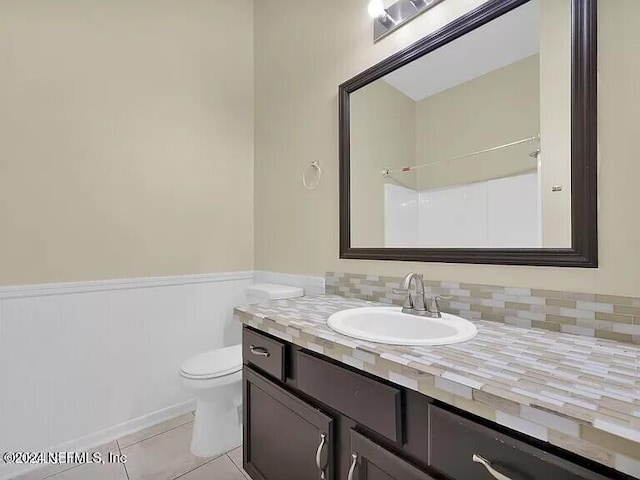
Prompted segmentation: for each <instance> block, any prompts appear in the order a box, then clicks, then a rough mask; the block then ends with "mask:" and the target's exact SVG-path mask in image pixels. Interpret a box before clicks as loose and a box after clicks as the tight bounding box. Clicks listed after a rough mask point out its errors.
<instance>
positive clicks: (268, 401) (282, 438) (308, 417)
mask: <svg viewBox="0 0 640 480" xmlns="http://www.w3.org/2000/svg"><path fill="white" fill-rule="evenodd" d="M243 386H244V402H243V410H244V411H243V415H244V462H243V463H244V469H245V470H246V471H247V472H248V473H249V475H251V477H252V478H253V479H254V480H333V478H334V468H333V461H334V454H333V446H334V434H333V428H334V422H333V419H332V418H330V417H328V416H327V415H325V414H324V413H322V412H321V411H320V410H318V409H317V408H314V407H313V406H311V405H309V404H308V403H306V402H304V401H303V400H301V399H299V398H298V397H296V396H295V395H293V394H291V393H289V392H288V391H286V390H284V389H282V388H280V387H279V386H277V385H276V384H274V383H273V382H271V381H269V380H267V379H265V378H264V377H262V376H261V375H258V374H257V373H255V372H254V371H252V370H251V369H250V368H248V367H244V370H243Z"/></svg>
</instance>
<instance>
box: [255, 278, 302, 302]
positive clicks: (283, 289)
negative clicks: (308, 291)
mask: <svg viewBox="0 0 640 480" xmlns="http://www.w3.org/2000/svg"><path fill="white" fill-rule="evenodd" d="M244 293H245V295H246V296H247V303H248V304H249V305H251V304H252V303H260V302H266V301H268V300H283V299H285V298H296V297H302V296H304V290H303V289H302V288H300V287H292V286H290V285H280V284H276V283H256V284H253V285H251V286H250V287H247V288H246V289H245V291H244Z"/></svg>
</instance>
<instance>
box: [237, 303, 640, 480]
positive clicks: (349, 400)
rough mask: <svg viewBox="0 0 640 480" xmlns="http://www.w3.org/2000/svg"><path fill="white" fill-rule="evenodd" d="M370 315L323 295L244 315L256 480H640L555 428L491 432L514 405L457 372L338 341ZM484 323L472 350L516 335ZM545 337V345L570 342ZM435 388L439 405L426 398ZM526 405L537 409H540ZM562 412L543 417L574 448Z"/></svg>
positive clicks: (247, 461)
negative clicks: (496, 335)
mask: <svg viewBox="0 0 640 480" xmlns="http://www.w3.org/2000/svg"><path fill="white" fill-rule="evenodd" d="M363 305H371V303H370V302H364V301H361V300H353V299H344V298H342V297H334V296H318V297H309V298H307V297H305V298H304V299H296V300H293V301H280V302H271V303H270V304H265V305H255V306H252V307H242V308H239V309H236V312H235V313H236V317H237V318H238V319H239V320H240V321H241V322H243V323H244V329H243V361H244V366H243V394H244V407H243V408H244V468H245V470H246V471H247V472H248V473H249V475H251V477H252V478H253V479H254V480H288V479H292V480H293V479H295V480H306V479H309V480H311V479H326V480H331V479H333V480H354V479H359V480H364V479H367V480H378V479H380V480H382V479H403V480H404V479H406V480H427V479H456V480H476V479H492V478H497V479H499V480H509V479H512V480H524V479H527V480H542V479H545V480H546V479H554V480H578V479H587V480H603V479H607V478H608V479H631V478H634V476H629V475H627V474H625V473H623V472H621V471H616V470H615V469H613V468H609V467H607V466H604V465H602V464H601V462H598V461H597V460H598V458H600V457H598V453H597V450H598V446H597V445H593V444H591V445H587V443H585V442H582V441H581V440H580V439H579V438H576V439H573V440H574V441H573V442H572V443H570V442H567V443H565V444H563V447H565V448H559V447H558V446H557V445H553V444H552V443H551V439H552V437H553V438H560V437H559V436H557V435H552V434H551V429H550V430H549V432H550V433H548V436H549V438H548V441H543V440H542V439H540V438H538V439H536V438H533V436H532V435H531V434H532V433H534V434H535V432H531V431H528V430H527V428H526V427H523V428H522V430H527V431H524V432H523V431H519V430H518V429H516V428H513V426H514V425H516V423H514V425H512V428H507V427H505V426H504V425H499V424H498V423H496V422H495V421H492V420H491V419H490V418H491V417H492V416H493V417H495V418H501V419H502V417H504V415H498V413H497V410H498V409H501V410H504V411H508V412H510V413H511V414H512V415H513V416H514V417H515V416H516V413H515V412H514V411H513V408H514V407H515V406H516V404H515V402H513V400H509V399H507V398H503V399H501V398H499V395H497V394H496V395H494V394H492V393H488V392H487V393H484V394H483V393H482V389H481V387H480V386H479V385H478V386H476V387H477V389H475V388H474V389H472V388H470V387H468V386H465V385H464V384H463V383H460V382H464V379H462V377H460V378H458V376H457V374H455V373H453V372H454V371H455V368H452V371H451V372H449V373H448V374H447V372H440V373H439V374H435V375H434V374H429V373H427V372H419V371H418V369H415V371H412V368H413V367H412V365H413V364H410V361H409V357H408V356H407V357H404V358H403V357H402V356H401V351H402V349H401V348H400V347H395V348H396V350H395V352H396V353H395V354H391V353H388V352H389V350H388V349H386V348H385V347H384V346H380V345H378V346H376V345H373V344H368V343H367V342H363V341H353V342H352V341H351V339H347V337H344V336H341V335H339V334H335V333H334V334H332V333H330V330H329V329H328V328H327V327H326V324H325V323H326V318H327V317H328V315H330V314H331V313H334V312H335V311H340V310H341V309H345V308H349V307H354V306H363ZM305 311H306V312H309V313H306V314H305V313H304V312H305ZM481 323H488V324H489V325H487V326H486V327H485V326H484V325H480V326H479V331H480V333H479V336H478V339H476V340H473V341H471V342H469V343H470V344H473V343H474V342H476V343H477V344H478V345H482V344H483V343H486V342H485V339H484V338H483V336H484V335H485V334H484V330H487V331H489V332H488V335H489V336H490V335H492V334H493V332H491V331H490V330H491V328H495V329H500V328H505V329H506V330H510V329H514V328H516V327H510V326H505V325H490V324H491V322H481ZM506 330H505V332H506ZM548 334H549V335H547V332H545V336H547V337H548V338H546V341H550V339H551V338H553V335H556V336H557V335H562V334H557V333H555V332H548ZM564 337H566V335H564ZM432 348H434V347H432ZM435 348H440V349H442V348H447V347H435ZM385 350H386V351H387V353H386V354H385V353H381V352H382V351H385ZM461 360H462V361H463V362H464V359H463V358H462V359H461ZM471 360H472V361H473V359H471ZM401 362H404V365H402V364H401ZM443 363H445V362H443ZM393 365H395V367H394V366H393ZM478 367H480V365H478ZM383 371H384V372H386V373H382V372H383ZM434 373H435V372H434ZM447 378H448V380H447ZM439 380H440V381H439ZM487 383H488V384H489V383H491V382H487ZM429 385H431V386H432V387H433V389H432V392H433V396H430V395H428V394H425V393H424V392H428V391H429V387H428V386H429ZM486 390H487V391H489V392H495V393H497V390H493V389H492V388H489V387H487V388H486ZM447 391H448V392H449V393H448V394H447ZM454 392H455V393H454ZM470 392H471V395H467V394H468V393H470ZM483 395H484V397H483ZM436 396H437V397H438V398H436ZM483 398H484V400H483ZM521 401H522V405H524V404H525V403H527V402H525V400H524V398H523V399H522V400H521ZM483 402H484V403H483ZM528 403H529V405H528V406H526V408H529V409H531V408H532V407H533V405H534V403H535V402H528ZM488 404H493V405H494V406H495V407H496V409H495V410H494V411H493V413H491V411H490V409H489V408H488ZM557 410H558V411H556V412H552V411H550V409H546V408H543V407H540V409H539V411H538V413H539V415H540V417H541V418H542V417H544V416H545V415H546V416H548V417H549V418H555V419H557V420H558V421H559V422H560V423H559V425H558V427H557V428H558V429H559V430H562V431H564V432H565V437H567V436H569V435H570V432H569V429H570V425H571V424H572V421H573V419H570V418H569V416H568V415H566V413H565V412H561V410H562V409H561V408H558V409H557ZM487 417H489V418H487ZM514 422H515V421H514ZM522 425H525V426H526V425H529V426H530V425H532V424H531V422H528V421H525V420H522ZM575 425H576V426H577V427H578V428H579V427H580V425H579V422H578V421H576V423H575ZM541 428H542V427H541ZM554 441H555V440H554ZM613 443H615V442H613ZM622 443H624V442H622ZM568 445H574V447H573V450H572V449H570V448H566V447H567V446H568ZM625 445H626V446H627V447H629V446H630V447H631V448H633V446H634V442H632V441H628V442H627V443H626V444H625ZM635 445H636V446H638V447H640V444H637V443H636V444H635ZM602 448H603V449H606V448H615V446H612V445H602ZM586 455H591V456H592V458H586ZM627 473H632V472H627Z"/></svg>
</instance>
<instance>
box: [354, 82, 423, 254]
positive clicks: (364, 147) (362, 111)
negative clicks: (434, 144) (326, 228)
mask: <svg viewBox="0 0 640 480" xmlns="http://www.w3.org/2000/svg"><path fill="white" fill-rule="evenodd" d="M350 103H351V105H350V110H349V113H350V118H351V127H350V135H351V158H350V163H351V239H352V242H353V245H357V246H358V247H380V246H382V245H384V244H385V241H384V224H385V221H384V220H385V219H384V185H385V183H391V184H394V185H398V183H397V182H394V181H393V180H392V179H391V178H397V179H399V180H401V181H402V183H403V184H404V185H403V186H406V187H408V188H416V174H415V172H409V173H404V174H396V175H393V177H383V176H382V174H381V172H382V171H383V170H386V169H395V168H402V167H406V166H408V165H415V156H416V122H415V118H416V102H414V101H413V100H412V99H411V98H409V97H407V96H406V95H404V94H403V93H401V92H400V91H398V90H396V89H395V88H394V87H392V86H391V85H389V84H388V83H387V82H385V81H383V80H378V81H376V82H373V83H371V84H369V85H367V86H366V87H364V88H361V89H360V90H358V91H356V92H354V93H353V94H352V95H351V98H350Z"/></svg>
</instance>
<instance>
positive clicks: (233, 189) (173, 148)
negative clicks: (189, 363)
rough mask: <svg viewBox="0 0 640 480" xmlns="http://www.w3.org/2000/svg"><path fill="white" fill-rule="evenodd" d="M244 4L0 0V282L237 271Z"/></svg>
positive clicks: (249, 136)
mask: <svg viewBox="0 0 640 480" xmlns="http://www.w3.org/2000/svg"><path fill="white" fill-rule="evenodd" d="M252 3H253V2H252V1H251V0H208V1H205V0H185V1H180V2H176V1H171V0H141V1H135V2H132V1H125V0H110V1H104V2H102V1H101V2H85V1H78V0H58V1H55V2H51V1H47V0H5V1H3V2H1V3H0V71H1V72H2V74H1V75H0V231H1V234H0V285H2V284H4V285H10V284H26V283H42V282H59V281H73V280H91V279H106V278H123V277H141V276H154V275H172V274H194V273H201V272H216V271H229V270H247V269H251V268H252V267H253V231H252V209H253V200H252V162H253V98H252V97H253V93H252V92H253V22H252V15H253V4H252Z"/></svg>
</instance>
